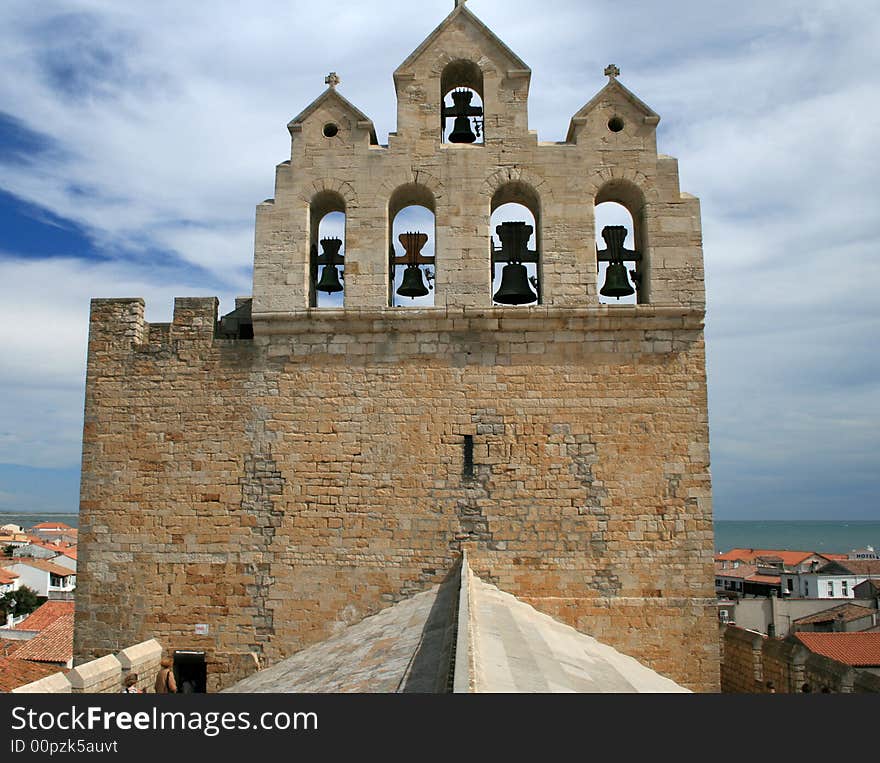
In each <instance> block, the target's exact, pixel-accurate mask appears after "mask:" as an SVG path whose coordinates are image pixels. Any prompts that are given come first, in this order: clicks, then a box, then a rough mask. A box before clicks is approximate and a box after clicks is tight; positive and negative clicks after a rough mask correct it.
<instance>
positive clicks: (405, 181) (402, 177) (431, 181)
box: [381, 167, 445, 205]
mask: <svg viewBox="0 0 880 763" xmlns="http://www.w3.org/2000/svg"><path fill="white" fill-rule="evenodd" d="M408 185H412V186H423V187H424V188H426V189H427V190H428V191H429V192H430V193H431V196H432V197H433V199H434V203H435V205H436V204H437V203H439V202H440V201H441V199H443V196H444V192H445V191H444V187H443V183H442V181H441V180H440V179H439V178H437V177H436V176H435V175H432V174H431V173H430V172H428V171H427V170H421V169H419V168H418V167H413V168H412V169H410V170H408V171H406V172H398V173H395V175H394V176H393V177H392V178H391V179H389V180H386V181H384V182H383V183H382V186H381V189H382V190H381V198H383V199H385V201H386V204H387V203H388V202H389V201H390V200H391V197H392V196H393V195H394V193H395V192H396V191H397V190H398V189H399V188H402V187H403V186H408Z"/></svg>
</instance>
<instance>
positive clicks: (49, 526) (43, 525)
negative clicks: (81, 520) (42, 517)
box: [30, 522, 73, 530]
mask: <svg viewBox="0 0 880 763" xmlns="http://www.w3.org/2000/svg"><path fill="white" fill-rule="evenodd" d="M30 529H31V530H72V529H73V528H72V527H71V526H70V525H66V524H64V522H40V524H38V525H34V526H33V527H31V528H30Z"/></svg>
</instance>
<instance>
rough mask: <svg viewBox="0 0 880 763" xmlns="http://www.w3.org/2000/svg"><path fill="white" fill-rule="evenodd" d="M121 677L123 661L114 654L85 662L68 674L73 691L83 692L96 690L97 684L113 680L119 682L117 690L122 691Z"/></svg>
mask: <svg viewBox="0 0 880 763" xmlns="http://www.w3.org/2000/svg"><path fill="white" fill-rule="evenodd" d="M121 677H122V663H120V661H119V660H118V659H117V658H116V655H113V654H108V655H106V656H104V657H99V658H98V659H97V660H92V661H90V662H86V663H83V664H82V665H79V666H78V667H75V668H74V669H73V670H71V671H70V672H69V673H68V674H67V678H68V680H69V681H70V685H71V686H72V687H73V691H74V692H75V693H83V694H85V693H89V692H92V691H94V689H95V687H97V686H100V685H102V684H105V683H113V682H116V683H117V684H119V687H118V688H117V691H120V690H121V687H122V681H121Z"/></svg>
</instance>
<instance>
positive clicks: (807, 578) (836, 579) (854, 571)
mask: <svg viewBox="0 0 880 763" xmlns="http://www.w3.org/2000/svg"><path fill="white" fill-rule="evenodd" d="M872 575H874V576H877V575H880V561H874V560H870V559H843V560H835V561H832V562H829V563H827V564H824V565H820V564H818V563H816V564H814V565H813V566H812V568H811V569H810V571H808V572H798V573H793V574H792V575H791V576H786V577H791V579H792V586H791V588H790V589H788V593H789V594H790V595H791V596H792V597H794V598H805V599H852V598H854V597H855V587H856V586H857V585H859V584H860V583H863V582H865V581H866V580H867V579H868V578H869V577H871V576H872Z"/></svg>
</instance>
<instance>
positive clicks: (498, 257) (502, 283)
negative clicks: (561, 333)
mask: <svg viewBox="0 0 880 763" xmlns="http://www.w3.org/2000/svg"><path fill="white" fill-rule="evenodd" d="M490 231H491V242H492V252H491V254H492V256H491V268H492V302H493V304H496V305H529V304H539V303H540V302H541V255H540V252H541V204H540V199H539V198H538V194H537V193H536V192H535V190H534V189H533V188H531V187H530V186H527V185H526V184H524V183H519V182H513V183H507V184H506V185H503V186H501V188H499V189H498V190H497V191H495V194H494V195H493V197H492V215H491V217H490Z"/></svg>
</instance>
